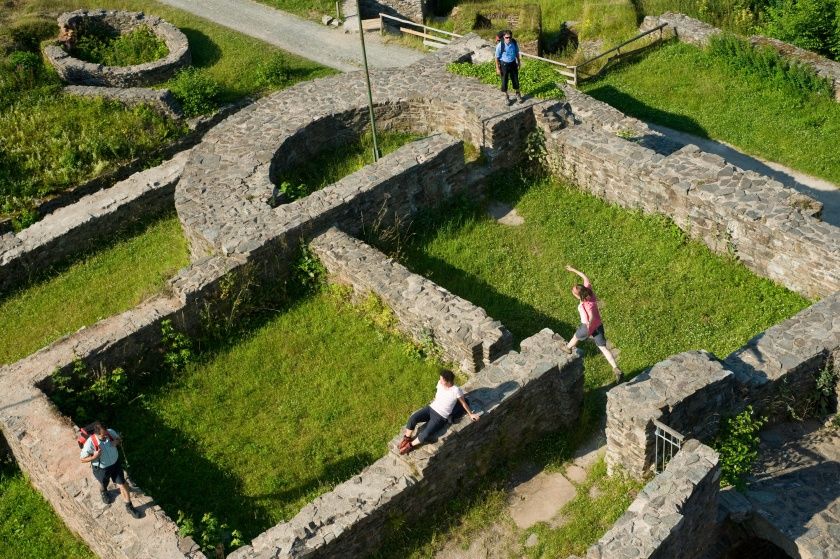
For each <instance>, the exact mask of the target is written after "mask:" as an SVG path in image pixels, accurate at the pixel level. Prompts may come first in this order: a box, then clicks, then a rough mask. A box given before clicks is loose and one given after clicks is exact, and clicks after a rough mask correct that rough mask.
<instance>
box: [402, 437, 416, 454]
mask: <svg viewBox="0 0 840 559" xmlns="http://www.w3.org/2000/svg"><path fill="white" fill-rule="evenodd" d="M412 450H414V445H413V444H411V441H410V440H409V442H408V444H407V445H405V446H400V454H408V453H409V452H411V451H412Z"/></svg>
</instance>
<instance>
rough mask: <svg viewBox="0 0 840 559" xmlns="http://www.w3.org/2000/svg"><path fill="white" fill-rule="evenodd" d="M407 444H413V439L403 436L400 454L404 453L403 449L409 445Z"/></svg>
mask: <svg viewBox="0 0 840 559" xmlns="http://www.w3.org/2000/svg"><path fill="white" fill-rule="evenodd" d="M407 444H411V437H409V436H408V435H403V438H402V440H401V441H400V446H399V449H400V452H402V449H404V448H405V445H407Z"/></svg>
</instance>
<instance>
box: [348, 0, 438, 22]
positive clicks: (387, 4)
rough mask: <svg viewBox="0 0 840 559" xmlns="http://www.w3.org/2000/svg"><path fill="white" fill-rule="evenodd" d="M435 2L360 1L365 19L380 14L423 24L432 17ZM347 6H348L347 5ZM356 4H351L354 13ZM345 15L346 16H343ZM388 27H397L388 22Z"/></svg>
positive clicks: (403, 0) (424, 0) (427, 0)
mask: <svg viewBox="0 0 840 559" xmlns="http://www.w3.org/2000/svg"><path fill="white" fill-rule="evenodd" d="M434 1H435V0H359V5H360V6H361V9H362V17H363V18H364V19H369V18H376V17H379V14H380V13H383V14H388V15H389V16H394V17H399V18H403V19H408V20H411V21H414V22H416V23H423V21H424V20H425V19H426V16H428V15H431V12H432V9H433V8H434ZM345 5H346V4H345ZM355 8H356V6H355V3H354V4H351V9H352V11H353V12H355V11H356V9H355ZM342 15H345V14H342ZM345 17H346V15H345ZM386 24H388V25H396V22H393V21H387V20H386Z"/></svg>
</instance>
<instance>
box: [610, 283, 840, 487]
mask: <svg viewBox="0 0 840 559" xmlns="http://www.w3.org/2000/svg"><path fill="white" fill-rule="evenodd" d="M838 353H840V292H838V293H835V294H833V295H831V296H829V297H826V298H825V299H823V300H822V301H820V302H818V303H815V304H814V305H812V306H810V307H808V308H807V309H805V310H803V311H801V312H800V313H798V314H797V315H796V316H794V317H792V318H790V319H788V320H786V321H784V322H782V323H780V324H777V325H776V326H773V327H772V328H770V329H769V330H767V331H766V332H763V333H761V334H759V335H758V336H756V337H755V338H753V339H752V340H750V341H749V342H747V344H746V345H745V346H744V347H742V348H740V349H738V350H736V351H734V352H733V353H732V354H730V355H729V356H728V357H726V359H724V360H723V361H722V362H720V361H718V360H717V359H715V358H714V356H712V355H711V354H709V353H706V352H686V353H681V354H678V355H675V356H673V357H670V358H669V359H666V360H665V361H662V362H660V363H657V364H656V365H654V366H653V367H652V368H651V369H650V370H649V371H646V372H644V373H642V374H640V375H638V376H637V377H636V378H634V379H633V380H631V381H630V382H628V383H625V384H622V385H619V386H617V387H615V388H613V389H612V390H610V391H609V392H608V393H607V426H606V434H607V453H606V462H607V466H608V468H609V469H610V471H614V470H615V466H621V467H623V468H624V469H625V470H627V471H628V472H630V473H631V474H633V475H644V474H645V473H646V472H647V471H648V470H649V468H650V466H651V465H652V463H653V460H654V440H653V432H654V427H653V424H652V420H653V419H657V420H659V421H661V422H662V423H665V424H666V425H668V426H670V427H672V428H674V429H676V430H677V431H679V432H681V433H683V434H685V435H687V436H690V437H694V438H698V439H701V440H706V441H708V440H710V439H711V438H712V437H713V436H714V435H715V434H716V432H717V429H718V427H719V422H720V418H721V417H722V416H729V415H734V414H736V413H738V412H740V411H741V410H743V409H744V407H745V406H746V405H747V404H752V405H753V406H754V409H755V411H756V412H757V413H758V414H761V415H766V416H768V417H769V418H770V420H771V421H778V420H781V419H783V417H784V415H785V414H786V412H787V405H788V404H795V402H796V400H798V399H799V398H804V397H807V396H808V395H809V394H811V393H812V392H813V390H814V388H815V377H816V374H817V373H818V372H819V371H821V370H822V369H823V368H824V367H825V366H826V365H827V363H828V361H829V359H832V358H836V356H837V354H838Z"/></svg>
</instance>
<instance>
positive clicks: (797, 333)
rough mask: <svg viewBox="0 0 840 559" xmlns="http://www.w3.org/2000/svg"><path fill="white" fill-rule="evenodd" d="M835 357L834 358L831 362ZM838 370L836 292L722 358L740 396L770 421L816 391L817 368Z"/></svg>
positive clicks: (839, 332) (839, 322) (839, 340)
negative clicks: (731, 373)
mask: <svg viewBox="0 0 840 559" xmlns="http://www.w3.org/2000/svg"><path fill="white" fill-rule="evenodd" d="M831 360H833V363H830V361H831ZM829 364H830V365H831V366H833V367H834V370H835V371H840V369H838V365H840V292H838V293H835V294H834V295H831V296H829V297H826V298H825V299H823V300H822V301H820V302H818V303H815V304H814V305H812V306H810V307H808V308H807V309H805V310H803V311H802V312H800V313H799V314H797V315H796V316H794V317H792V318H790V319H789V320H785V321H784V322H782V323H780V324H777V325H775V326H773V327H771V328H769V329H768V330H767V331H765V332H762V333H761V334H759V335H758V336H755V337H754V338H752V339H751V340H750V341H748V342H747V343H746V345H745V346H744V347H742V348H740V349H738V350H736V351H734V352H733V353H731V354H730V355H729V356H727V357H726V359H724V360H723V366H724V367H726V369H727V370H730V371H732V372H733V373H734V375H735V377H734V378H735V381H736V383H737V385H738V390H739V396H740V399H741V400H742V401H743V402H744V404H751V405H752V406H753V408H754V409H755V410H756V412H758V413H759V414H761V415H765V416H767V417H768V418H769V419H770V421H771V422H776V421H781V420H783V419H785V418H786V416H787V413H788V410H787V406H788V405H791V406H793V407H794V408H796V406H797V405H798V403H799V402H800V401H801V399H802V398H803V397H807V396H808V395H810V394H813V392H814V390H816V373H818V372H819V371H821V370H822V369H823V368H824V367H826V366H827V365H829Z"/></svg>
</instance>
